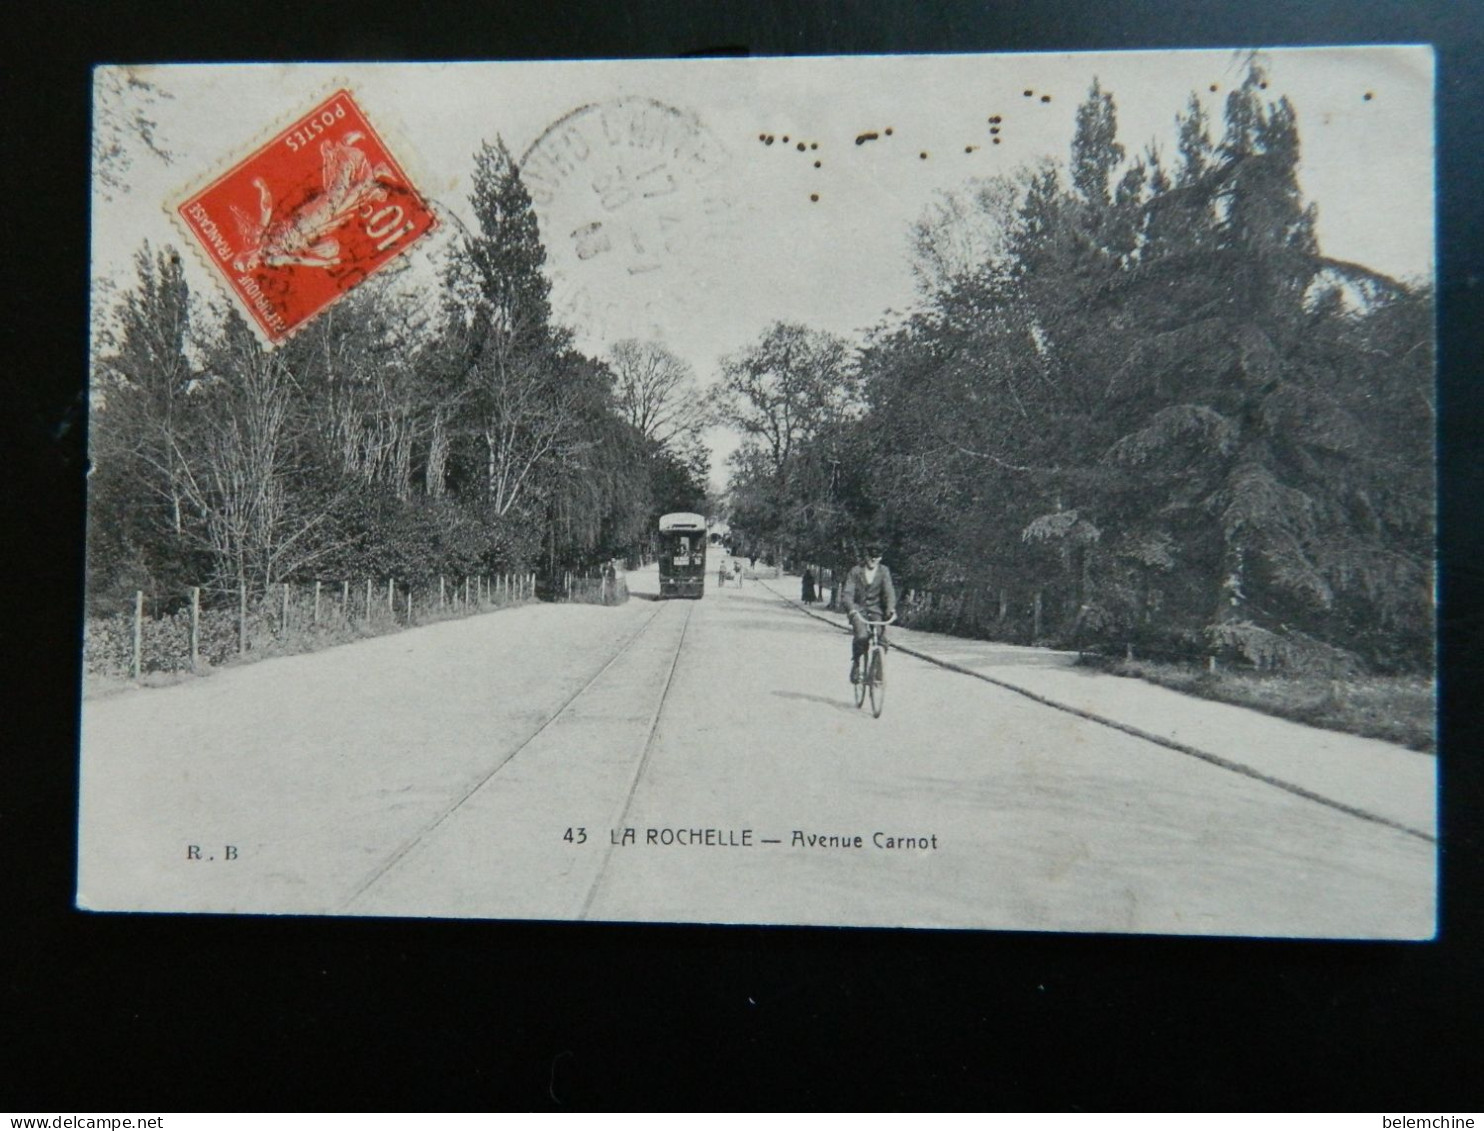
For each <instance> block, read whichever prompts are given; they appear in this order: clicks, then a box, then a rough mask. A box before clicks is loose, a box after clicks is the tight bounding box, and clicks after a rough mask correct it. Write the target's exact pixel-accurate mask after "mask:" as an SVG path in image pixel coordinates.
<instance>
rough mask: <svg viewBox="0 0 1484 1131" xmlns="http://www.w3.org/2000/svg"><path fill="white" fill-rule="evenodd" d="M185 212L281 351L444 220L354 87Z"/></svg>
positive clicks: (181, 210)
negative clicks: (283, 343)
mask: <svg viewBox="0 0 1484 1131" xmlns="http://www.w3.org/2000/svg"><path fill="white" fill-rule="evenodd" d="M175 212H176V214H177V216H178V217H179V219H180V220H181V222H182V223H183V224H184V225H185V227H186V230H187V231H189V232H190V233H191V235H192V236H193V237H194V238H195V239H196V241H197V242H198V243H199V245H200V247H201V249H202V251H203V252H204V253H205V257H206V259H207V261H208V262H210V263H211V264H212V266H213V267H215V268H216V270H217V271H218V272H219V273H220V274H221V277H222V279H223V281H224V282H225V283H226V285H227V288H228V290H229V291H231V293H232V294H233V296H234V297H235V298H236V299H237V301H238V302H239V303H240V304H241V306H242V309H243V311H244V312H245V313H246V314H247V315H248V317H249V320H250V324H251V325H252V326H254V327H255V328H256V329H257V331H258V333H259V335H260V336H261V337H262V338H263V340H264V341H266V342H267V343H268V344H270V345H274V344H277V343H279V342H281V341H283V340H284V339H285V338H286V337H288V336H289V335H290V334H292V333H293V332H294V331H295V330H296V329H297V328H298V327H300V326H302V325H303V324H304V323H305V322H307V321H309V320H310V319H311V318H313V317H314V316H315V315H316V314H318V313H319V312H320V311H322V310H324V309H325V308H326V307H327V306H329V305H330V304H331V303H333V302H334V301H335V300H336V299H338V298H340V297H341V296H342V295H345V294H347V293H348V292H349V291H351V290H353V289H354V288H355V287H356V286H357V285H359V284H360V283H362V282H364V281H365V280H366V279H368V278H370V276H371V275H373V274H374V273H375V272H376V271H378V270H380V269H381V268H382V267H384V266H385V265H386V264H387V263H388V262H390V261H391V260H392V259H394V258H395V257H396V256H398V255H400V254H401V253H402V252H404V251H406V250H407V249H408V248H409V247H411V246H412V244H413V243H415V242H416V241H417V240H418V239H420V238H422V237H423V236H424V235H426V234H427V233H428V232H430V231H432V230H433V229H434V228H435V227H436V226H437V223H438V221H437V218H436V217H435V216H434V214H433V211H432V209H431V208H430V207H429V206H428V203H427V201H426V200H425V199H424V198H423V197H422V196H421V194H419V193H418V191H417V190H416V189H415V188H414V187H413V185H412V183H411V182H410V181H409V180H408V177H407V174H406V173H405V172H403V170H402V167H401V166H400V165H399V164H398V163H397V161H396V159H395V158H394V157H393V156H392V155H391V153H390V151H389V150H388V149H387V147H386V144H385V143H384V142H383V141H382V139H381V137H380V136H379V135H378V134H377V133H376V131H375V130H374V129H373V128H372V127H371V124H370V123H369V122H368V121H367V120H366V116H365V114H364V113H362V111H361V108H360V107H359V106H357V105H356V102H355V99H354V98H353V97H352V96H351V94H350V92H349V91H347V90H339V91H336V92H335V93H334V94H332V95H331V96H330V97H329V98H327V99H325V100H324V101H323V102H321V103H320V104H319V105H318V106H316V107H315V108H314V109H313V110H311V111H310V112H309V113H307V114H305V115H304V116H303V117H302V118H299V119H298V120H297V121H295V122H293V123H292V124H291V125H289V126H288V128H287V129H284V130H282V131H281V132H280V133H279V134H278V135H277V136H275V137H274V138H273V139H272V140H271V141H269V142H268V143H267V144H266V145H264V146H262V147H261V148H259V149H258V150H256V151H255V152H253V153H252V154H251V155H249V156H248V157H246V158H244V159H243V160H242V161H240V162H238V163H237V164H236V165H234V166H233V167H232V168H231V169H229V170H228V171H227V172H226V173H224V174H222V175H221V176H220V177H218V178H217V179H216V180H214V181H212V182H211V184H209V185H208V186H207V187H206V188H204V189H202V190H201V191H199V192H197V193H195V194H193V195H192V196H190V197H188V198H187V199H186V200H185V201H184V202H182V203H181V204H180V205H179V206H178V207H177V208H176V209H175Z"/></svg>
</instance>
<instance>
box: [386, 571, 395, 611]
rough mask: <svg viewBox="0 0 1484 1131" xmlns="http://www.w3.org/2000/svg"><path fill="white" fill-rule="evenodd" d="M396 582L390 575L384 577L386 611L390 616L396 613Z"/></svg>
mask: <svg viewBox="0 0 1484 1131" xmlns="http://www.w3.org/2000/svg"><path fill="white" fill-rule="evenodd" d="M396 601H397V583H396V582H395V581H393V580H392V579H391V578H390V577H389V578H387V579H386V611H387V612H389V613H391V614H392V616H394V617H395V616H396V615H397V605H396Z"/></svg>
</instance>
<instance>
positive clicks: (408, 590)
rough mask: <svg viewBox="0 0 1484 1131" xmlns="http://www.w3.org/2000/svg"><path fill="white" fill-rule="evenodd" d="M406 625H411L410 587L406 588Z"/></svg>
mask: <svg viewBox="0 0 1484 1131" xmlns="http://www.w3.org/2000/svg"><path fill="white" fill-rule="evenodd" d="M407 623H408V624H411V623H412V586H410V585H409V586H408V587H407Z"/></svg>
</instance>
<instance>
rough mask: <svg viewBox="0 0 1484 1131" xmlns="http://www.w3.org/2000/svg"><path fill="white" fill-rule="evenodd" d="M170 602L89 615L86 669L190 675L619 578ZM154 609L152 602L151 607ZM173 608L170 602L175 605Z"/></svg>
mask: <svg viewBox="0 0 1484 1131" xmlns="http://www.w3.org/2000/svg"><path fill="white" fill-rule="evenodd" d="M183 597H184V599H183V600H182V599H181V597H180V596H176V597H175V599H174V600H173V601H170V602H169V603H168V604H167V603H166V601H165V600H162V599H160V598H156V599H155V600H154V601H153V602H151V601H149V600H147V599H146V597H145V594H144V593H143V592H137V593H136V594H135V596H134V607H133V610H132V611H131V612H127V613H120V614H115V615H112V616H99V617H90V618H88V620H87V622H86V624H85V626H84V630H83V664H84V671H85V672H86V673H87V674H88V675H90V676H94V677H99V676H102V677H111V678H117V679H133V680H139V679H142V678H143V677H144V676H146V675H149V674H152V673H172V672H194V671H202V670H205V669H209V668H211V667H216V666H220V665H222V664H226V663H231V662H235V661H240V660H243V659H248V658H255V657H265V656H271V655H285V654H289V653H294V652H308V651H313V650H315V649H316V648H321V647H326V646H329V645H331V644H338V643H344V642H346V641H348V640H354V639H359V638H361V637H365V636H375V635H381V634H384V633H387V632H395V631H398V630H400V629H403V628H410V627H413V626H416V625H419V624H430V623H433V622H435V621H440V620H447V619H450V618H455V617H463V616H472V615H475V614H477V613H485V612H492V611H494V610H497V609H502V608H507V607H510V606H513V605H520V604H525V603H527V602H530V601H534V600H537V599H541V600H546V601H560V602H574V603H586V604H604V605H613V604H620V603H622V602H623V601H626V600H627V599H628V588H627V586H626V585H625V584H624V581H623V578H622V576H615V575H613V574H611V573H609V574H606V575H602V576H598V577H588V576H583V575H579V574H576V573H562V574H558V575H555V577H554V578H551V579H542V578H538V576H537V575H536V574H534V573H502V574H490V575H478V576H468V577H463V578H449V577H440V578H438V579H437V581H436V582H431V581H430V582H428V583H425V584H422V585H407V584H405V583H399V582H398V581H396V580H395V579H387V580H376V579H372V578H362V579H360V580H357V581H350V580H344V581H340V582H324V581H315V582H312V583H293V582H284V583H280V584H277V585H274V586H271V587H270V588H269V589H268V590H267V591H266V592H259V593H255V594H250V593H249V592H248V590H247V588H246V587H245V586H240V587H238V588H237V589H236V590H235V591H234V590H223V589H220V588H210V587H201V586H197V587H193V588H191V589H189V590H187V591H186V593H185V594H184V595H183ZM152 604H153V605H154V606H155V607H154V609H151V605H152ZM171 606H173V607H171Z"/></svg>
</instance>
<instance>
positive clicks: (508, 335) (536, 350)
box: [444, 139, 581, 519]
mask: <svg viewBox="0 0 1484 1131" xmlns="http://www.w3.org/2000/svg"><path fill="white" fill-rule="evenodd" d="M470 204H471V206H472V207H473V209H474V218H475V230H474V231H472V232H466V233H465V235H464V238H463V241H462V244H461V247H460V251H459V254H457V255H456V256H454V258H453V259H452V261H451V263H450V265H449V268H448V271H447V283H448V294H449V309H448V311H447V312H446V334H447V338H448V346H447V348H446V349H445V350H444V356H445V358H446V363H447V364H448V365H449V366H450V367H451V368H452V370H453V372H452V373H451V374H450V375H449V376H450V382H451V385H452V394H451V396H450V397H449V399H450V401H452V402H455V403H457V404H458V406H459V408H458V412H459V415H460V417H461V418H462V419H463V420H464V421H466V422H467V425H466V428H465V429H464V432H463V434H464V436H465V437H466V438H467V439H471V440H473V441H474V443H475V444H477V448H473V447H470V446H467V445H466V446H465V447H464V450H463V451H462V452H461V453H457V455H458V456H461V457H462V461H463V465H464V469H465V471H466V472H467V473H472V474H473V476H474V478H475V481H476V482H477V483H478V490H479V492H480V494H481V496H482V498H483V501H484V502H485V503H486V504H487V505H488V506H489V507H490V508H491V510H492V513H493V514H494V515H495V516H497V517H498V518H502V519H503V518H505V517H507V516H512V515H513V514H514V513H516V512H517V511H518V510H519V509H520V508H522V507H523V506H525V505H526V504H527V503H528V502H529V503H530V504H531V505H532V506H539V505H540V504H539V501H538V500H534V499H530V498H529V496H530V494H531V492H532V490H533V489H534V487H535V485H536V484H537V482H538V481H539V480H540V477H541V475H540V473H541V467H542V464H543V463H544V462H545V461H547V460H550V459H553V458H556V457H557V455H558V454H559V452H560V450H561V448H562V446H563V444H564V442H566V440H567V439H568V434H569V433H570V432H571V431H572V429H573V428H574V426H575V424H576V419H577V413H578V411H579V405H580V402H581V396H580V394H579V393H578V391H577V390H575V389H574V388H573V387H572V386H571V385H570V384H569V383H568V382H566V381H565V380H564V378H565V376H566V374H565V373H564V372H563V364H562V360H561V359H562V353H563V350H564V349H565V346H566V335H565V334H564V333H563V332H562V331H561V330H559V329H558V328H556V327H554V326H553V325H552V322H551V304H550V301H549V294H550V290H551V284H550V281H549V280H548V279H547V278H546V275H545V273H544V272H543V270H542V268H543V265H544V264H545V262H546V251H545V248H544V247H543V246H542V244H541V237H540V231H539V226H538V223H537V219H536V213H535V210H534V209H533V208H532V206H531V197H530V194H529V192H527V190H526V187H525V184H524V183H523V182H522V180H521V176H520V169H519V168H518V167H517V166H516V164H515V161H514V160H513V159H512V158H511V156H510V153H509V151H508V150H507V149H506V148H505V144H504V142H503V141H500V140H498V139H497V140H496V141H495V143H494V144H493V145H489V144H486V145H485V146H484V147H483V148H482V149H481V150H480V151H479V153H478V154H476V156H475V162H474V191H473V193H472V195H471V197H470Z"/></svg>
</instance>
